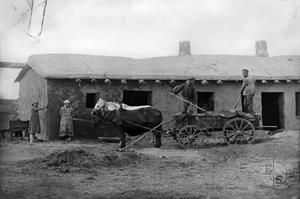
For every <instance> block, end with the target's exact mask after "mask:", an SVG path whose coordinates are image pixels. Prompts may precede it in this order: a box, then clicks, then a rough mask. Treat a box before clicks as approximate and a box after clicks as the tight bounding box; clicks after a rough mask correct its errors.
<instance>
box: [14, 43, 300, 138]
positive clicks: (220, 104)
mask: <svg viewBox="0 0 300 199" xmlns="http://www.w3.org/2000/svg"><path fill="white" fill-rule="evenodd" d="M243 68H247V69H249V71H250V75H252V76H253V77H254V79H255V80H256V86H257V87H256V88H257V90H256V95H255V98H254V109H255V111H256V112H258V113H260V114H261V115H262V122H263V125H268V126H277V127H278V128H285V129H297V130H299V129H300V56H298V55H297V56H274V57H269V56H268V53H267V51H266V43H265V42H264V41H258V42H257V43H256V55H255V56H241V55H192V54H191V48H190V43H189V42H188V41H183V42H180V43H179V55H178V56H166V57H153V58H143V59H134V58H127V57H112V56H94V55H79V54H41V55H32V56H30V57H29V59H28V62H27V67H25V68H24V69H23V70H22V71H21V72H20V74H19V75H18V77H17V78H16V82H20V90H19V92H20V98H19V118H20V119H22V120H29V118H30V107H31V103H32V101H34V100H38V101H39V102H40V105H41V106H46V105H48V107H49V108H48V109H47V110H45V111H41V112H40V119H41V127H42V137H43V138H46V139H52V138H57V137H58V131H59V117H58V112H59V107H60V106H62V104H63V101H64V100H65V99H69V100H70V101H71V103H72V106H73V107H74V108H75V112H76V117H77V118H82V119H90V117H91V116H90V112H91V110H92V108H93V107H94V105H95V103H96V101H97V99H98V98H99V97H102V98H104V99H105V100H108V101H118V102H124V103H127V104H129V105H144V104H151V105H153V106H154V107H157V108H158V109H159V110H161V111H162V112H163V117H164V120H165V121H167V120H169V119H170V118H171V117H172V116H171V114H173V113H178V112H180V111H181V110H182V102H181V101H179V100H178V99H176V98H175V97H174V96H171V95H169V94H168V91H169V90H170V89H171V88H172V87H174V86H175V85H177V84H179V83H182V82H184V81H185V80H186V79H187V78H190V77H194V78H196V89H197V92H198V106H200V107H203V108H205V109H207V110H211V111H223V110H231V109H232V108H233V106H234V104H235V102H236V99H237V98H238V96H239V89H240V86H241V84H242V76H241V70H242V69H243ZM239 108H240V105H239ZM105 129H106V128H104V127H103V128H102V129H100V130H99V129H98V130H95V129H93V128H92V127H91V125H90V124H89V123H87V122H84V121H75V136H78V137H96V136H99V135H107V134H109V133H110V132H109V131H107V129H106V130H105Z"/></svg>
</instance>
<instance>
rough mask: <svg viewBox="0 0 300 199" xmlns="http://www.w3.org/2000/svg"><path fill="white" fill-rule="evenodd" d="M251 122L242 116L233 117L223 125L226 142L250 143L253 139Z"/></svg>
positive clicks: (253, 129) (253, 130)
mask: <svg viewBox="0 0 300 199" xmlns="http://www.w3.org/2000/svg"><path fill="white" fill-rule="evenodd" d="M254 132H255V128H254V126H253V124H252V123H251V122H250V121H249V120H246V119H244V118H233V119H231V120H229V121H228V122H226V123H225V125H224V126H223V133H224V140H225V142H226V143H227V144H252V143H253V142H254V140H255V135H254Z"/></svg>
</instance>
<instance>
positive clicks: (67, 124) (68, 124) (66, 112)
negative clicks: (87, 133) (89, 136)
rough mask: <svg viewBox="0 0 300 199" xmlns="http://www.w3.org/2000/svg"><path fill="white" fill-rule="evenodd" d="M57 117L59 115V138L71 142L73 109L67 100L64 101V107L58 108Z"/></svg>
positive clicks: (72, 135)
mask: <svg viewBox="0 0 300 199" xmlns="http://www.w3.org/2000/svg"><path fill="white" fill-rule="evenodd" d="M59 115H60V128H59V136H60V137H61V138H65V139H66V140H68V141H71V140H72V138H73V137H74V130H73V117H74V109H73V107H72V106H71V105H70V101H69V100H65V101H64V106H62V107H61V108H60V110H59Z"/></svg>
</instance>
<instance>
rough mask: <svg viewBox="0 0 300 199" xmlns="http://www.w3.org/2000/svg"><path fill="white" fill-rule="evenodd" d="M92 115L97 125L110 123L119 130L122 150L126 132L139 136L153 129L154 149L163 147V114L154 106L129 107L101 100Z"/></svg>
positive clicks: (124, 144)
mask: <svg viewBox="0 0 300 199" xmlns="http://www.w3.org/2000/svg"><path fill="white" fill-rule="evenodd" d="M91 115H92V118H93V120H94V122H95V123H96V124H97V123H101V122H110V123H112V124H113V126H114V127H116V128H117V129H119V131H118V132H119V138H120V144H119V148H120V149H122V148H124V147H125V146H126V141H125V132H126V133H127V134H128V135H130V136H137V135H141V134H143V133H145V132H147V131H150V130H151V129H153V128H155V129H154V130H153V131H152V133H153V139H154V147H155V148H160V147H161V133H162V126H161V124H162V113H161V111H159V110H158V109H156V108H154V107H153V106H150V105H145V106H129V105H127V104H124V103H116V102H107V101H105V100H103V99H101V98H99V100H98V101H97V103H96V105H95V107H94V109H93V110H92V112H91Z"/></svg>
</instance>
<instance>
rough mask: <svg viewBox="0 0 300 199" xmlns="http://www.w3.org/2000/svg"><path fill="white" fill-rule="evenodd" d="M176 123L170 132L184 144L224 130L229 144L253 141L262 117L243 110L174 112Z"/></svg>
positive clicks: (225, 138)
mask: <svg viewBox="0 0 300 199" xmlns="http://www.w3.org/2000/svg"><path fill="white" fill-rule="evenodd" d="M173 117H174V120H175V123H174V128H173V130H171V131H170V134H171V135H172V136H173V138H174V139H175V140H176V141H178V142H179V143H180V144H182V145H190V144H191V143H193V142H194V141H195V140H196V139H197V138H199V137H202V138H203V137H204V136H210V135H211V134H212V132H214V131H220V130H222V131H223V137H224V140H225V142H226V143H227V144H234V143H239V144H246V143H253V142H254V140H255V130H256V129H260V120H261V117H260V115H258V114H255V115H250V114H247V113H243V112H241V111H236V112H206V113H198V114H173Z"/></svg>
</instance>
